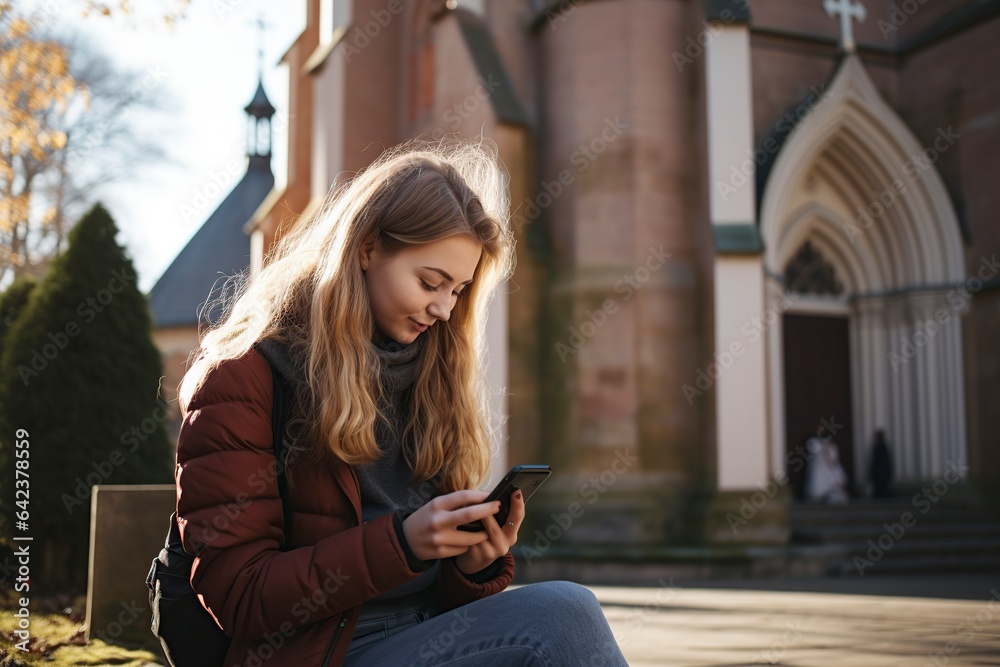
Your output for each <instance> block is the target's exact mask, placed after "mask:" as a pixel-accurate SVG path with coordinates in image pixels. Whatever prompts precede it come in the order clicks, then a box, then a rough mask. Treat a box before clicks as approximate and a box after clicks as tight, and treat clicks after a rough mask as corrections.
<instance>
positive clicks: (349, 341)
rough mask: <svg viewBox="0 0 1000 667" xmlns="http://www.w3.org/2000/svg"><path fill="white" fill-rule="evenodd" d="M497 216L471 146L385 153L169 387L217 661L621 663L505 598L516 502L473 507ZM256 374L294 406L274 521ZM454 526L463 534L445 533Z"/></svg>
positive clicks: (562, 588)
mask: <svg viewBox="0 0 1000 667" xmlns="http://www.w3.org/2000/svg"><path fill="white" fill-rule="evenodd" d="M508 215H509V213H508V201H507V195H506V186H505V182H504V173H503V171H502V169H501V168H500V166H499V164H498V160H497V158H496V156H495V153H494V151H493V150H492V149H487V148H484V147H483V145H482V144H481V143H478V144H472V143H467V142H458V143H451V144H430V145H421V144H415V143H410V144H406V145H403V146H401V147H398V148H396V149H394V150H392V151H388V152H386V153H385V154H384V155H383V156H382V157H381V158H379V160H378V161H376V163H375V164H373V165H372V166H370V167H369V168H367V169H365V170H364V171H363V172H361V173H360V174H358V175H356V176H355V177H354V178H353V179H351V180H350V181H347V182H346V183H344V184H342V185H341V186H340V187H338V188H337V189H335V190H332V191H331V193H330V195H329V196H328V198H327V200H326V202H325V204H324V205H323V206H322V207H321V209H320V210H319V211H318V212H317V213H315V214H314V215H312V216H311V217H309V218H307V219H304V220H302V221H300V223H299V224H298V225H297V226H296V227H295V228H294V229H293V230H292V231H291V232H290V233H288V234H287V235H285V236H284V237H283V238H282V240H281V241H280V242H279V243H278V244H277V246H276V247H275V250H274V254H273V255H272V256H271V258H270V261H269V262H268V263H267V265H266V266H265V267H264V268H263V269H262V270H261V271H259V272H258V273H257V274H256V275H254V276H253V277H251V278H249V279H247V280H246V281H245V282H243V283H242V284H239V285H237V289H236V290H235V292H234V295H233V296H232V297H230V298H229V299H227V300H225V301H224V306H225V307H224V315H223V317H222V318H221V319H220V320H219V322H218V324H217V325H215V326H214V327H213V328H212V329H211V331H209V332H207V333H206V334H205V335H204V336H203V337H202V342H201V345H200V347H199V348H198V349H197V350H196V351H195V353H194V354H193V363H192V364H191V366H190V368H189V370H188V372H187V374H186V375H185V377H184V380H183V381H182V382H181V386H180V389H179V402H180V406H181V410H182V416H183V423H182V427H181V431H180V435H179V438H178V448H177V469H176V481H177V518H178V526H179V528H180V532H181V536H182V540H183V543H184V547H185V550H186V551H188V552H189V553H191V554H194V555H196V556H197V557H196V559H195V561H194V566H193V568H192V571H191V584H192V587H193V588H194V590H195V591H196V593H198V595H199V598H200V600H201V602H202V604H203V606H204V607H205V608H206V609H207V610H208V611H209V612H211V613H212V615H213V616H214V617H215V619H216V621H217V622H218V624H219V626H220V627H221V628H222V629H223V630H224V631H226V633H227V634H228V635H229V636H230V637H232V643H231V646H230V649H229V652H228V654H227V656H226V665H245V666H256V665H263V664H270V665H299V664H301V665H321V666H322V667H327V666H330V665H341V664H343V665H393V666H396V665H403V664H416V665H442V664H448V665H472V664H475V665H480V666H483V665H535V664H537V665H564V664H565V665H569V664H572V665H577V664H586V665H591V664H593V665H598V664H601V665H625V664H627V663H626V662H625V660H624V658H623V657H622V654H621V652H620V650H619V648H618V646H617V644H616V642H615V639H614V636H613V634H612V632H611V630H610V628H609V626H608V624H607V621H606V619H605V617H604V615H603V612H602V611H601V608H600V605H599V604H598V602H597V599H596V598H595V597H594V595H593V593H592V592H590V591H589V590H588V589H587V588H585V587H583V586H580V585H578V584H574V583H571V582H567V581H554V582H546V583H539V584H532V585H529V586H524V587H519V588H516V589H514V590H510V591H504V589H505V588H507V586H508V585H509V584H510V582H511V580H512V578H513V576H514V558H513V556H512V555H511V553H510V551H509V549H510V546H511V545H513V544H514V542H515V541H516V539H517V532H518V529H519V527H520V525H521V521H522V520H523V518H524V502H523V500H522V499H520V498H517V497H515V498H514V500H513V502H512V507H511V512H510V516H509V517H508V521H506V522H505V524H504V525H503V526H500V525H498V524H497V521H496V519H495V518H494V517H493V514H494V513H496V511H497V509H498V505H497V504H496V503H484V502H483V501H484V500H485V498H486V496H487V495H488V493H487V492H486V491H481V490H476V487H477V486H478V485H479V484H480V483H481V482H482V481H483V479H484V478H485V476H486V474H487V472H488V468H489V465H490V458H491V449H490V446H489V442H490V433H489V427H488V424H489V413H488V401H487V400H486V393H485V389H484V386H485V385H484V381H483V372H482V371H483V369H482V367H481V361H482V357H481V354H482V352H483V345H484V328H483V327H484V323H485V319H486V313H487V307H488V304H489V300H490V298H491V296H492V294H493V291H494V290H495V289H496V288H497V287H498V286H499V285H500V284H501V283H503V282H504V281H505V280H506V279H507V278H508V277H509V276H510V275H511V272H512V271H513V265H514V259H513V257H514V255H513V240H512V238H511V234H510V232H509V229H508V221H509V219H508ZM242 277H245V276H242ZM272 369H273V370H272ZM272 373H278V374H279V377H280V378H283V379H284V380H285V381H286V382H287V386H289V387H290V388H291V389H292V391H291V393H292V396H293V406H294V410H293V418H292V419H291V425H290V427H289V429H288V431H287V432H286V439H285V442H286V443H287V447H288V458H287V460H286V463H285V475H286V478H287V480H288V490H287V503H285V504H283V503H282V501H281V496H280V495H279V487H278V480H277V475H276V474H275V457H274V449H273V436H272V431H271V414H272V405H273V400H274V390H273V382H272V380H273V379H274V376H273V375H272ZM286 517H287V521H286ZM476 519H481V520H483V522H484V524H485V525H486V528H487V530H486V531H485V532H467V531H463V530H459V529H458V528H457V527H458V526H459V525H461V524H464V523H467V522H469V521H474V520H476ZM502 591H503V593H502V594H499V595H498V593H501V592H502Z"/></svg>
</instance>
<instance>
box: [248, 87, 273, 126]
mask: <svg viewBox="0 0 1000 667" xmlns="http://www.w3.org/2000/svg"><path fill="white" fill-rule="evenodd" d="M243 110H244V111H246V112H247V113H248V114H250V115H251V116H255V117H257V118H270V117H271V116H273V115H274V114H275V112H276V111H277V110H276V109H275V108H274V105H272V104H271V100H269V99H267V93H265V92H264V82H263V81H258V82H257V92H255V93H254V94H253V99H252V100H250V104H248V105H246V106H245V107H243Z"/></svg>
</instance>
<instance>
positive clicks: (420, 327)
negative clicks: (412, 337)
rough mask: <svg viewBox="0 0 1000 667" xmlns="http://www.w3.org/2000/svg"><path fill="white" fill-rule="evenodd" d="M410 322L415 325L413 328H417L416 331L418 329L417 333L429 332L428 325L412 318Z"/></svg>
mask: <svg viewBox="0 0 1000 667" xmlns="http://www.w3.org/2000/svg"><path fill="white" fill-rule="evenodd" d="M410 322H412V323H413V326H414V328H415V329H416V330H417V331H426V330H427V325H426V324H421V323H420V322H417V321H416V320H415V319H413V318H412V317H411V318H410Z"/></svg>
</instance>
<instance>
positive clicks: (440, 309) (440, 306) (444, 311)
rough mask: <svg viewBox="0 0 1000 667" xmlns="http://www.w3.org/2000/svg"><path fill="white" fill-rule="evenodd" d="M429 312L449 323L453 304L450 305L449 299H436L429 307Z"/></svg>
mask: <svg viewBox="0 0 1000 667" xmlns="http://www.w3.org/2000/svg"><path fill="white" fill-rule="evenodd" d="M427 312H429V313H430V314H431V315H433V316H434V317H436V318H438V319H439V320H444V321H445V322H447V321H448V318H449V317H451V303H449V299H448V298H447V297H442V298H439V299H435V300H434V301H432V302H431V304H430V305H429V306H427Z"/></svg>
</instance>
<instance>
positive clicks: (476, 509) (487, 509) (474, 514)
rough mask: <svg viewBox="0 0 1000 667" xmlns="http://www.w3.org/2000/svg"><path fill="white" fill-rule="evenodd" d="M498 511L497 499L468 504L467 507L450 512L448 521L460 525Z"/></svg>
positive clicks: (498, 503)
mask: <svg viewBox="0 0 1000 667" xmlns="http://www.w3.org/2000/svg"><path fill="white" fill-rule="evenodd" d="M499 511H500V502H499V501H497V500H494V501H491V502H488V503H480V504H478V505H470V506H469V507H463V508H462V509H457V510H455V511H453V512H451V513H450V515H449V521H450V522H451V523H453V525H455V526H460V525H462V524H463V523H469V522H470V521H475V520H476V519H485V518H486V517H488V516H492V515H494V514H496V513H497V512H499Z"/></svg>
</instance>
